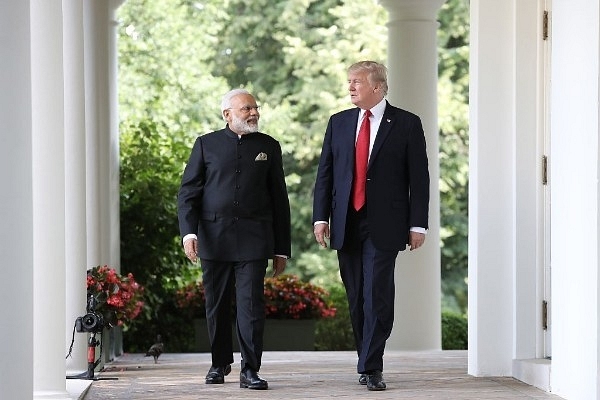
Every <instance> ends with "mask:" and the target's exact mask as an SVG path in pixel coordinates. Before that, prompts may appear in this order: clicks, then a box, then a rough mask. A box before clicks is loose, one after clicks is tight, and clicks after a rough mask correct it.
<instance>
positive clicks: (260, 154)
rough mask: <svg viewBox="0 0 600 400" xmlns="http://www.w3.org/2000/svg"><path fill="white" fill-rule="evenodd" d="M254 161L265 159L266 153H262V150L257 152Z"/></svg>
mask: <svg viewBox="0 0 600 400" xmlns="http://www.w3.org/2000/svg"><path fill="white" fill-rule="evenodd" d="M254 161H267V153H263V152H262V151H261V152H260V153H258V155H257V156H256V158H255V159H254Z"/></svg>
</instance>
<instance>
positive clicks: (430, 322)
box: [380, 0, 444, 350]
mask: <svg viewBox="0 0 600 400" xmlns="http://www.w3.org/2000/svg"><path fill="white" fill-rule="evenodd" d="M380 3H381V4H382V5H383V6H384V7H385V8H386V9H387V10H388V13H389V22H388V65H387V67H388V73H389V78H388V79H389V94H388V99H389V101H390V103H392V104H394V105H396V106H398V107H401V108H404V109H406V110H408V111H411V112H413V113H415V114H417V115H419V116H420V117H421V120H422V122H423V129H424V130H425V137H426V140H427V156H428V157H429V173H430V178H431V199H430V206H429V231H428V233H427V238H426V240H425V245H424V246H423V247H422V248H420V249H419V250H417V251H415V252H408V251H406V252H403V253H400V255H399V256H398V258H397V260H396V302H395V308H396V312H395V321H394V330H393V331H392V336H391V337H390V339H389V341H388V346H387V347H388V348H389V349H394V350H436V349H440V348H441V304H440V303H441V271H440V212H439V208H440V197H439V184H438V181H439V157H438V123H437V81H438V79H437V67H438V63H437V39H436V34H437V28H438V22H437V21H436V17H437V12H438V10H439V9H440V7H441V6H442V4H443V3H444V0H380Z"/></svg>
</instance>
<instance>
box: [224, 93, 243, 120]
mask: <svg viewBox="0 0 600 400" xmlns="http://www.w3.org/2000/svg"><path fill="white" fill-rule="evenodd" d="M240 94H250V92H249V91H247V90H246V89H241V88H240V89H233V90H230V91H229V92H227V93H225V95H224V96H223V100H221V115H223V111H225V110H227V109H228V108H231V99H233V98H234V97H235V96H237V95H240ZM223 119H225V117H223Z"/></svg>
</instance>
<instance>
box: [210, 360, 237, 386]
mask: <svg viewBox="0 0 600 400" xmlns="http://www.w3.org/2000/svg"><path fill="white" fill-rule="evenodd" d="M230 372H231V365H226V366H224V367H210V369H209V370H208V374H206V383H207V384H214V383H225V376H226V375H229V373H230Z"/></svg>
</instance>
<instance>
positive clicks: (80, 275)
mask: <svg viewBox="0 0 600 400" xmlns="http://www.w3.org/2000/svg"><path fill="white" fill-rule="evenodd" d="M63 14H64V18H65V20H64V28H63V32H64V38H63V43H64V68H65V82H64V88H65V196H66V197H65V209H66V214H65V242H66V254H65V259H66V262H65V267H66V289H67V290H66V324H65V325H66V332H67V334H66V335H65V349H68V348H69V347H70V346H71V342H72V340H73V335H72V332H73V327H74V323H75V319H76V318H77V317H79V316H82V315H83V314H84V313H85V311H86V301H87V299H86V285H85V282H86V269H87V268H86V267H87V259H86V254H87V252H86V239H87V238H86V234H85V232H86V206H85V184H86V180H85V174H86V165H85V107H84V102H85V89H84V76H83V72H84V71H83V65H84V63H83V55H84V48H83V0H63ZM86 339H87V335H84V334H82V333H77V332H75V338H74V343H73V350H72V353H71V357H70V358H68V359H67V360H66V367H67V374H68V375H78V374H81V373H84V372H86V371H87V354H86V349H87V343H86Z"/></svg>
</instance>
